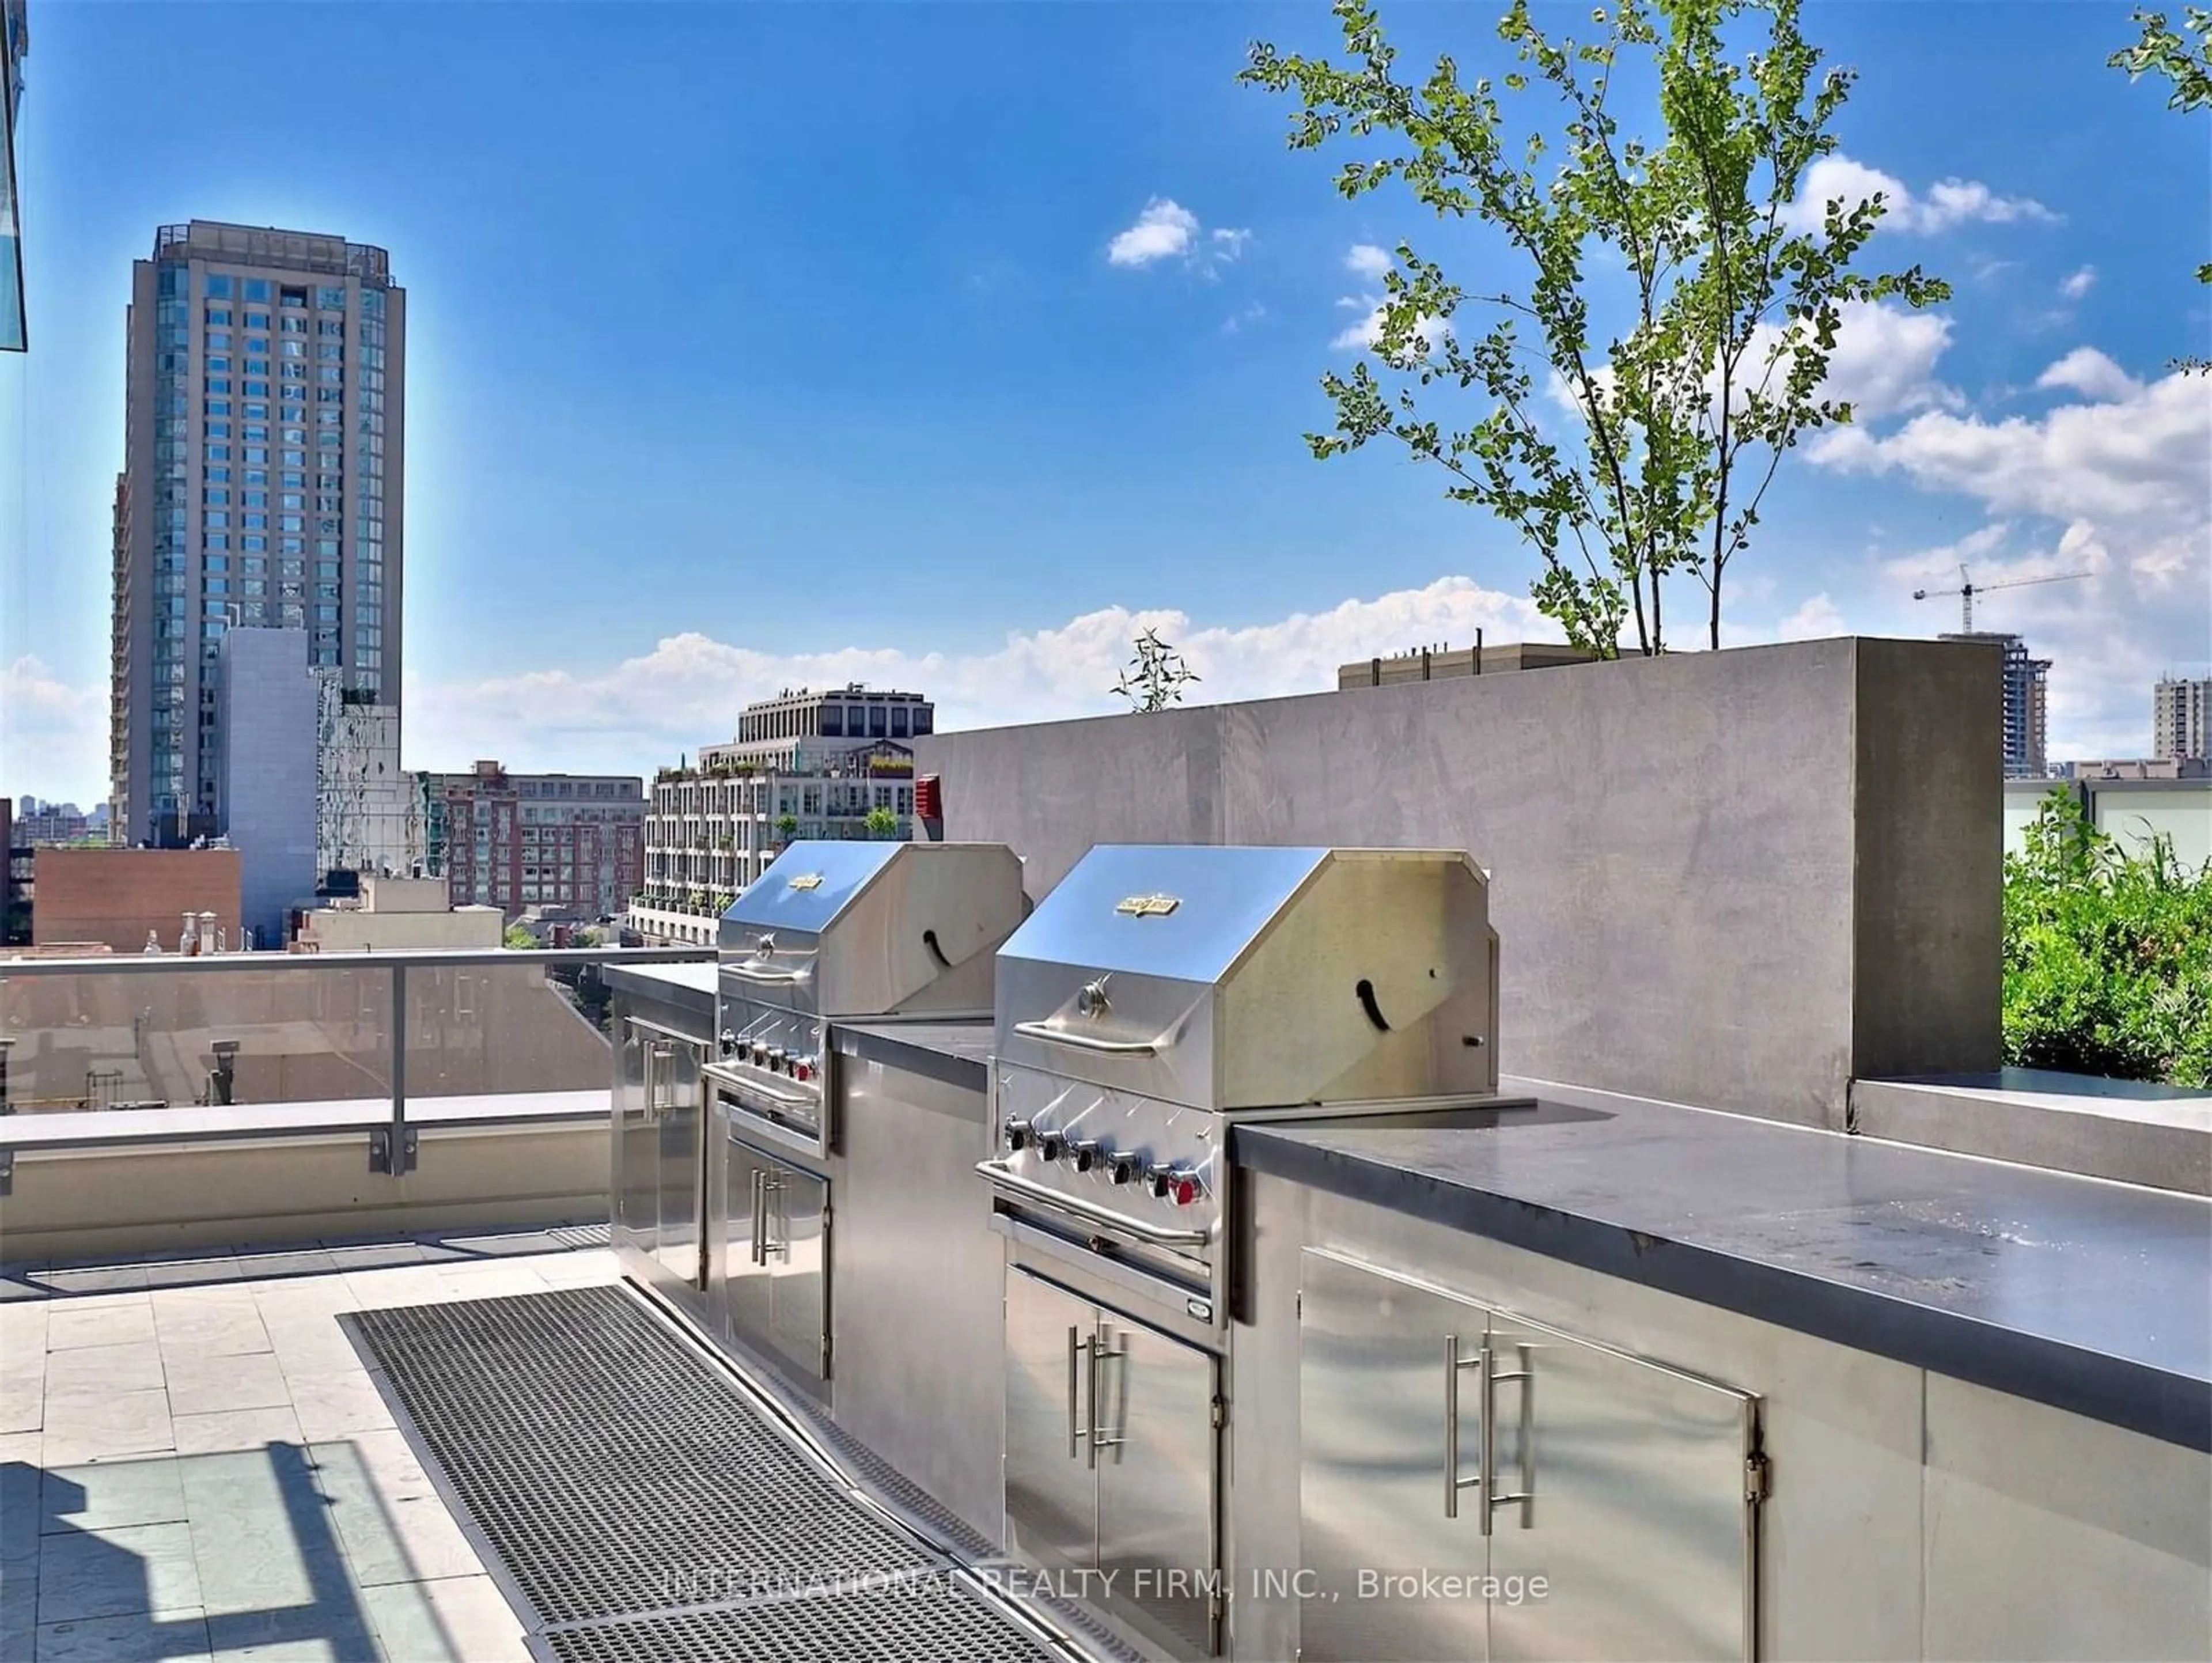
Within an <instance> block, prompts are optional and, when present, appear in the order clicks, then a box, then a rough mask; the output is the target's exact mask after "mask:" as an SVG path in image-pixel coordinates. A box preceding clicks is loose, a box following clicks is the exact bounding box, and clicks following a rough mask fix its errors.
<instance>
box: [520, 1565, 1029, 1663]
mask: <svg viewBox="0 0 2212 1663" xmlns="http://www.w3.org/2000/svg"><path fill="white" fill-rule="evenodd" d="M546 1644H547V1645H548V1647H550V1649H551V1651H552V1654H553V1656H554V1658H555V1659H556V1663H641V1660H646V1659H650V1660H652V1663H731V1660H732V1659H738V1658H742V1659H744V1663H823V1660H825V1659H831V1658H835V1659H839V1660H845V1659H851V1660H854V1663H866V1660H871V1659H880V1660H882V1663H910V1660H913V1659H915V1658H927V1659H929V1660H931V1663H1000V1660H1004V1663H1046V1660H1049V1659H1050V1658H1052V1656H1053V1654H1052V1653H1051V1652H1049V1651H1048V1650H1047V1649H1046V1648H1044V1647H1042V1645H1039V1644H1038V1643H1037V1642H1035V1641H1033V1640H1031V1639H1030V1637H1029V1636H1026V1635H1024V1634H1023V1633H1022V1632H1021V1631H1020V1630H1018V1629H1016V1628H1014V1627H1013V1626H1012V1624H1009V1623H1008V1622H1007V1621H1006V1619H1005V1618H1004V1617H1000V1615H999V1613H998V1612H996V1611H993V1610H992V1609H991V1608H990V1607H989V1606H988V1605H985V1604H984V1603H983V1601H982V1600H981V1599H978V1598H977V1597H976V1596H975V1594H973V1593H969V1591H968V1590H967V1589H966V1588H963V1587H958V1586H957V1585H955V1584H953V1583H951V1582H950V1581H947V1580H945V1579H943V1578H941V1577H936V1576H933V1577H931V1578H930V1579H929V1580H928V1581H926V1582H920V1583H917V1584H915V1585H914V1586H912V1587H887V1588H882V1589H878V1590H874V1591H871V1592H867V1593H848V1594H843V1595H840V1596H837V1597H835V1598H813V1599H789V1600H785V1601H782V1602H781V1603H779V1604H775V1605H752V1606H747V1607H744V1608H741V1609H736V1610H725V1611H671V1612H665V1613H662V1614H660V1615H657V1616H653V1617H640V1618H638V1619H637V1620H635V1621H634V1622H627V1623H609V1624H597V1625H594V1626H592V1627H589V1628H575V1629H562V1630H559V1631H558V1632H557V1633H554V1634H550V1635H548V1636H546Z"/></svg>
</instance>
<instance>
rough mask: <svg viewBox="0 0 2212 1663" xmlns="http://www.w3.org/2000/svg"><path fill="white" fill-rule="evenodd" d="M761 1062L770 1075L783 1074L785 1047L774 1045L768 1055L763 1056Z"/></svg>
mask: <svg viewBox="0 0 2212 1663" xmlns="http://www.w3.org/2000/svg"><path fill="white" fill-rule="evenodd" d="M761 1061H762V1063H763V1065H765V1066H766V1067H767V1069H768V1070H769V1072H770V1073H775V1074H780V1073H781V1072H782V1071H783V1064H784V1049H783V1047H781V1046H780V1045H772V1046H770V1047H769V1048H768V1050H767V1051H766V1053H763V1056H762V1058H761Z"/></svg>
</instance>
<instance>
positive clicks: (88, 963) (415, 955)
mask: <svg viewBox="0 0 2212 1663" xmlns="http://www.w3.org/2000/svg"><path fill="white" fill-rule="evenodd" d="M712 962H714V949H713V948H711V947H549V948H538V949H534V950H533V949H517V948H507V947H499V948H489V949H452V948H429V949H424V950H419V951H418V950H401V951H394V952H386V953H378V952H363V953H207V954H179V953H143V954H126V953H117V954H113V955H110V956H102V957H97V958H27V959H0V983H4V982H7V981H9V980H14V979H15V978H18V977H23V978H38V977H44V976H86V975H94V976H146V975H178V974H183V975H222V974H249V973H252V972H255V971H262V972H268V971H274V972H276V974H295V973H305V972H307V971H310V970H381V971H383V972H384V973H385V974H387V975H389V976H390V977H391V978H392V1007H391V1008H392V1020H391V1023H390V1027H391V1030H392V1032H391V1054H390V1059H389V1060H390V1063H391V1082H392V1120H391V1123H390V1124H389V1125H387V1126H379V1127H377V1128H376V1129H375V1130H374V1132H370V1133H369V1140H368V1169H369V1170H370V1171H371V1172H380V1173H386V1174H389V1175H391V1176H392V1177H394V1178H398V1177H403V1176H404V1175H405V1174H408V1173H410V1172H411V1171H413V1170H414V1169H415V1162H416V1150H417V1139H416V1132H415V1131H414V1130H413V1129H412V1128H411V1127H410V1126H408V1124H407V974H408V972H409V971H410V970H458V969H468V968H481V967H483V966H488V965H508V966H514V965H523V964H539V965H556V964H581V965H596V966H598V967H599V968H603V969H604V968H606V967H607V966H609V965H613V966H617V967H621V966H626V965H646V964H702V963H712ZM4 1077H5V1075H4V1073H0V1078H4ZM4 1112H6V1111H5V1109H4V1108H0V1113H4ZM303 1130H304V1129H303ZM14 1165H15V1150H14V1149H13V1148H12V1147H0V1194H5V1193H7V1183H8V1180H9V1177H10V1176H11V1175H12V1169H13V1168H14Z"/></svg>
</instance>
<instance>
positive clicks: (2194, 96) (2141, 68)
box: [2105, 6, 2212, 366]
mask: <svg viewBox="0 0 2212 1663" xmlns="http://www.w3.org/2000/svg"><path fill="white" fill-rule="evenodd" d="M2181 19H2182V27H2181V28H2179V29H2177V28H2174V27H2172V26H2171V25H2170V24H2168V23H2167V22H2166V14H2165V13H2164V12H2162V11H2137V12H2136V13H2135V14H2134V15H2133V17H2132V20H2131V21H2133V22H2134V23H2135V25H2136V27H2137V28H2139V29H2141V30H2142V38H2141V39H2138V40H2137V41H2136V44H2135V45H2134V46H2123V47H2121V48H2120V50H2119V51H2118V52H2114V53H2113V54H2112V56H2111V57H2110V58H2106V60H2105V62H2106V65H2107V66H2108V67H2109V68H2112V69H2115V70H2126V71H2127V72H2128V79H2129V80H2130V81H2140V80H2142V77H2143V76H2146V75H2155V76H2164V77H2165V78H2166V81H2167V82H2170V83H2172V88H2173V94H2172V97H2170V98H2168V99H2167V100H2166V108H2167V109H2169V110H2180V111H2183V112H2188V111H2191V110H2212V8H2208V7H2204V6H2190V7H2186V8H2185V9H2183V11H2182V14H2181ZM2184 30H2186V31H2187V33H2184V32H2183V31H2184ZM2197 282H2200V283H2212V260H2208V261H2207V262H2205V264H2203V265H2200V266H2198V267H2197ZM2195 363H2197V365H2199V366H2202V364H2203V361H2202V360H2201V359H2200V360H2197V361H2195Z"/></svg>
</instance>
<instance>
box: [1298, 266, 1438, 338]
mask: <svg viewBox="0 0 2212 1663" xmlns="http://www.w3.org/2000/svg"><path fill="white" fill-rule="evenodd" d="M1390 264H1391V261H1390V256H1389V253H1387V252H1385V251H1383V249H1380V248H1377V247H1376V246H1375V245H1374V244H1373V243H1367V242H1359V243H1354V244H1352V247H1351V249H1350V250H1349V251H1348V252H1346V255H1345V257H1344V266H1345V270H1347V271H1350V272H1352V273H1355V274H1356V275H1357V276H1359V277H1361V278H1363V279H1364V280H1365V281H1366V282H1370V283H1376V284H1380V283H1381V282H1382V281H1383V276H1385V275H1386V274H1387V273H1388V272H1389V270H1390ZM1337 305H1338V306H1339V307H1341V308H1343V309H1344V310H1346V311H1349V312H1357V313H1359V314H1360V319H1359V321H1358V323H1356V324H1353V325H1351V326H1350V327H1349V328H1347V329H1342V330H1340V331H1337V333H1336V335H1335V337H1334V338H1333V339H1332V340H1331V341H1330V342H1329V343H1328V344H1329V349H1330V350H1331V351H1333V352H1372V351H1374V350H1375V349H1376V348H1377V347H1379V346H1381V345H1382V344H1383V313H1384V312H1385V311H1386V310H1387V309H1388V308H1387V307H1386V306H1385V304H1384V300H1383V296H1382V295H1381V294H1376V293H1375V292H1374V291H1373V290H1371V289H1370V290H1369V291H1368V292H1366V293H1364V294H1347V295H1346V296H1345V297H1344V298H1343V299H1342V300H1339V301H1338V302H1337ZM1451 332H1452V327H1451V324H1450V323H1449V320H1447V319H1443V318H1417V319H1414V320H1413V333H1414V334H1416V335H1418V336H1419V337H1420V338H1421V339H1422V340H1424V341H1425V342H1427V343H1428V344H1429V345H1430V347H1431V348H1432V349H1433V348H1435V347H1438V346H1441V345H1442V344H1443V343H1444V341H1445V340H1446V339H1448V338H1449V337H1450V335H1451Z"/></svg>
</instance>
